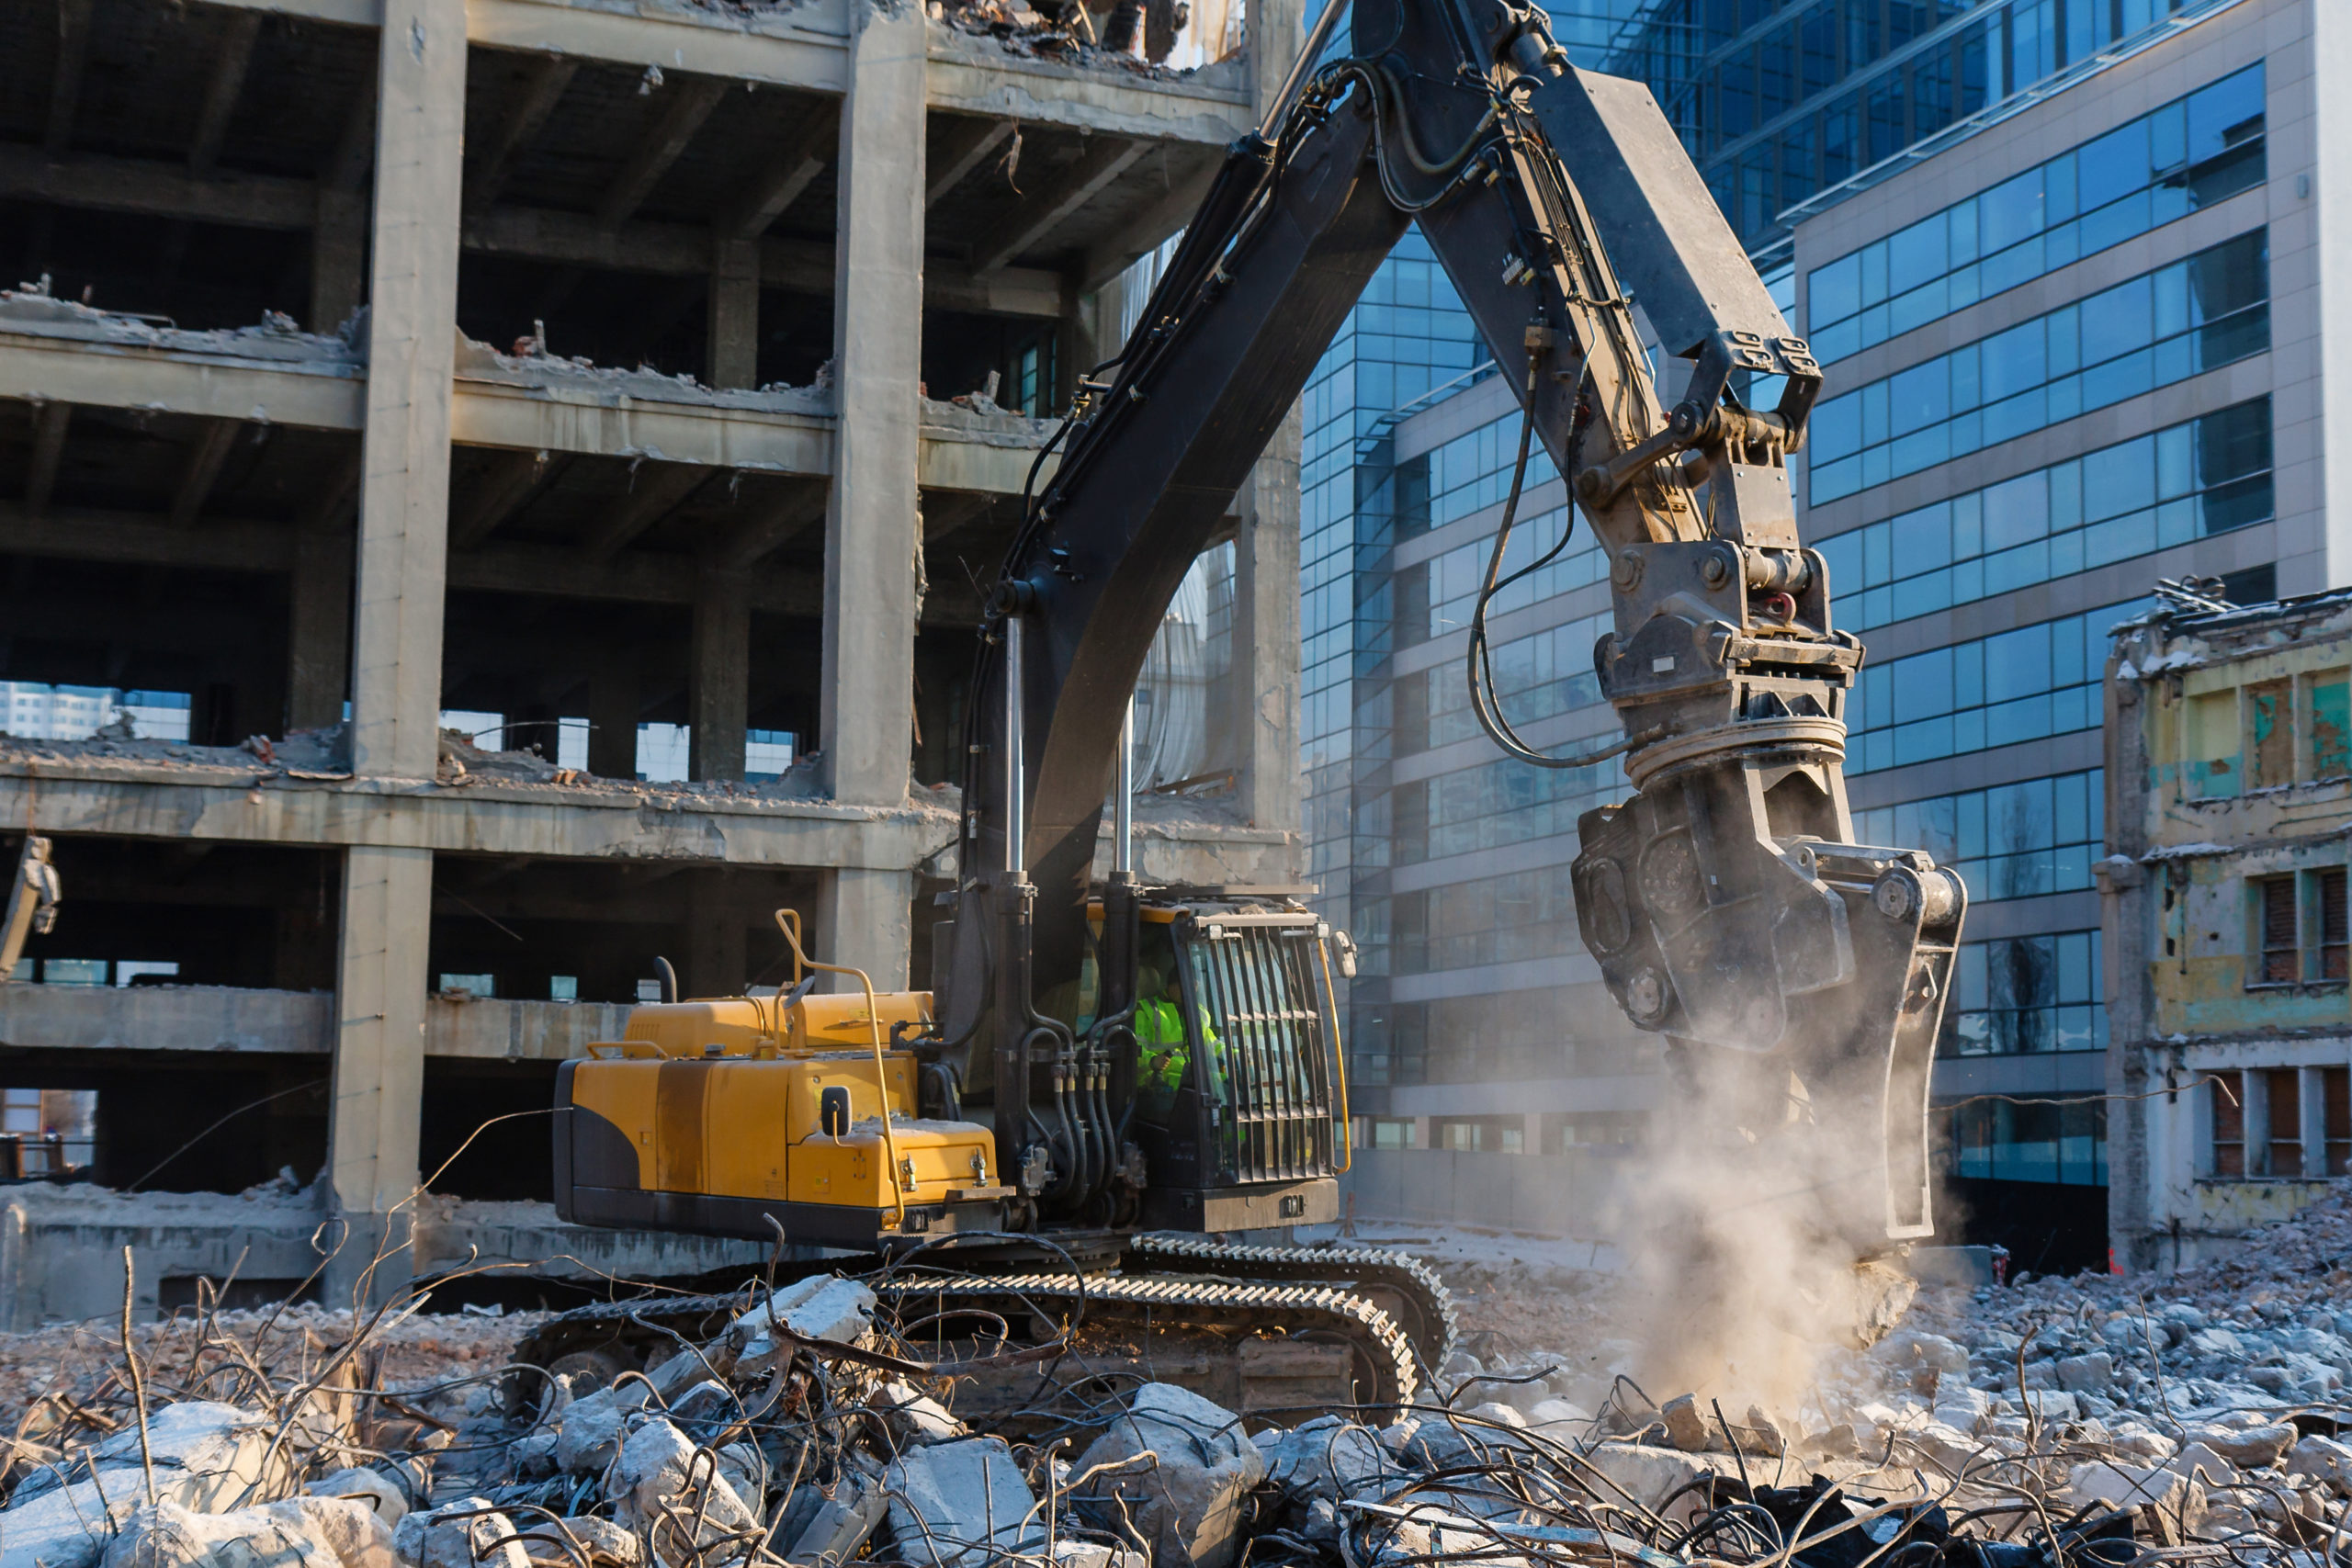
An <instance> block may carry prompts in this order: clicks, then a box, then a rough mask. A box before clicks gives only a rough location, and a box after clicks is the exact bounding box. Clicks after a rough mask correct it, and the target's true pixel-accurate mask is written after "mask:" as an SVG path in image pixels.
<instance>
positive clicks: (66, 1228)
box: [0, 1186, 770, 1330]
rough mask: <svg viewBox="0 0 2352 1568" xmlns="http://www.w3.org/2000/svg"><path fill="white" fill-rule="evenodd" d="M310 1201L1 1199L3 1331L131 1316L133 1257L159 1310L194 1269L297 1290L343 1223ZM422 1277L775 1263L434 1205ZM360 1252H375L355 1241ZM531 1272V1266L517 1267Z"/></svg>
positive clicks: (712, 1242) (455, 1204) (707, 1241)
mask: <svg viewBox="0 0 2352 1568" xmlns="http://www.w3.org/2000/svg"><path fill="white" fill-rule="evenodd" d="M326 1218H327V1216H326V1214H325V1213H324V1211H323V1210H322V1209H321V1208H319V1207H318V1206H317V1204H316V1202H315V1201H314V1200H313V1199H312V1198H311V1195H310V1194H308V1193H300V1194H285V1193H278V1192H272V1191H266V1190H256V1191H254V1192H252V1193H245V1194H240V1195H235V1196H231V1195H227V1194H222V1193H214V1192H142V1193H139V1194H137V1195H135V1196H127V1195H124V1194H122V1193H118V1192H112V1191H108V1190H106V1189H104V1188H99V1187H87V1186H80V1187H62V1188H58V1187H45V1186H28V1187H17V1188H13V1189H10V1190H7V1191H6V1194H0V1328H6V1329H14V1330H23V1329H30V1328H37V1327H39V1326H40V1325H41V1324H42V1323H44V1322H50V1323H57V1322H77V1321H82V1320H85V1319H93V1318H100V1317H105V1316H107V1315H108V1314H115V1313H119V1311H120V1310H121V1303H122V1295H121V1292H122V1261H121V1260H122V1249H123V1247H126V1246H128V1247H131V1248H132V1249H133V1251H134V1253H135V1255H136V1256H137V1258H138V1264H139V1267H138V1271H137V1276H136V1278H137V1289H138V1297H137V1305H138V1307H139V1309H140V1310H141V1312H142V1313H143V1314H155V1313H156V1312H157V1302H158V1296H159V1292H160V1288H161V1286H162V1285H163V1283H164V1280H171V1279H186V1278H187V1277H188V1276H190V1275H194V1274H205V1275H209V1276H210V1277H211V1278H212V1279H214V1280H224V1279H226V1278H228V1276H229V1274H230V1272H231V1270H232V1269H235V1270H237V1272H238V1275H239V1277H240V1278H242V1279H244V1280H270V1281H277V1282H283V1283H285V1284H287V1285H291V1284H292V1283H293V1282H294V1281H296V1280H300V1279H302V1278H303V1277H304V1276H306V1275H308V1274H309V1273H311V1270H312V1269H313V1268H315V1267H316V1266H317V1264H318V1261H319V1255H318V1253H317V1252H316V1251H315V1250H314V1249H313V1237H314V1236H318V1237H321V1238H322V1240H323V1242H324V1243H325V1244H326V1245H332V1242H333V1232H334V1228H335V1227H334V1226H327V1227H326V1229H324V1230H322V1228H321V1227H322V1224H323V1222H324V1221H325V1220H326ZM413 1240H414V1249H413V1259H414V1264H413V1267H414V1270H415V1271H416V1272H417V1273H420V1274H432V1273H435V1272H439V1271H442V1270H446V1269H452V1268H455V1267H458V1266H460V1265H468V1264H471V1265H477V1266H479V1265H491V1266H493V1267H495V1266H498V1265H506V1266H509V1267H508V1268H506V1269H502V1270H501V1272H503V1273H509V1274H523V1275H527V1276H535V1277H539V1278H552V1279H562V1280H573V1281H576V1282H579V1283H582V1284H590V1283H594V1282H596V1281H599V1280H612V1279H617V1280H624V1281H626V1280H643V1279H662V1278H672V1279H675V1278H681V1277H688V1276H693V1275H697V1274H703V1273H707V1272H709V1271H711V1270H714V1269H724V1268H733V1267H750V1266H752V1265H756V1264H759V1263H762V1262H764V1261H765V1260H766V1258H767V1255H768V1252H769V1250H770V1249H769V1248H767V1247H763V1246H760V1245H758V1244H755V1243H751V1242H741V1241H724V1240H719V1239H717V1238H714V1237H709V1236H692V1235H668V1234H663V1233H657V1232H649V1231H620V1230H614V1231H606V1230H594V1229H591V1228H589V1227H587V1226H584V1225H569V1224H564V1223H563V1222H562V1221H560V1220H559V1219H557V1218H556V1217H555V1211H554V1210H553V1209H552V1208H550V1207H549V1206H548V1205H547V1204H545V1203H523V1202H473V1201H461V1200H455V1199H448V1198H438V1197H427V1198H424V1199H423V1200H421V1201H419V1202H418V1204H417V1205H416V1225H415V1231H414V1235H413ZM349 1245H353V1246H358V1245H364V1238H362V1237H359V1236H356V1235H355V1236H354V1238H353V1240H352V1242H351V1243H350V1244H349ZM517 1265H519V1266H520V1267H514V1266H517Z"/></svg>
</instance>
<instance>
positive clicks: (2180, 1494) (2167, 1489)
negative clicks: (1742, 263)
mask: <svg viewBox="0 0 2352 1568" xmlns="http://www.w3.org/2000/svg"><path fill="white" fill-rule="evenodd" d="M2066 1500H2067V1502H2068V1504H2069V1505H2070V1506H2074V1507H2077V1508H2083V1507H2088V1506H2092V1505H2094V1504H2097V1505H2100V1506H2106V1507H2109V1508H2130V1507H2137V1506H2142V1505H2145V1504H2153V1505H2154V1506H2156V1507H2157V1508H2159V1509H2161V1510H2163V1511H2164V1512H2165V1513H2166V1514H2173V1513H2177V1512H2178V1511H2179V1510H2180V1509H2181V1508H2182V1507H2184V1506H2194V1502H2195V1487H2194V1483H2191V1482H2190V1481H2189V1479H2188V1477H2187V1476H2185V1475H2182V1474H2180V1473H2178V1472H2175V1471H2170V1470H2164V1469H2160V1468H2158V1467H2156V1466H2154V1465H2137V1464H2123V1463H2120V1462H2119V1461H2114V1460H2103V1459H2102V1460H2093V1461H2090V1462H2089V1463H2087V1464H2078V1465H2076V1466H2075V1468H2074V1469H2073V1470H2071V1471H2069V1472H2067V1476H2066Z"/></svg>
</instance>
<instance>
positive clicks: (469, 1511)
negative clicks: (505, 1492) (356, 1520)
mask: <svg viewBox="0 0 2352 1568" xmlns="http://www.w3.org/2000/svg"><path fill="white" fill-rule="evenodd" d="M517 1533H518V1532H517V1531H516V1530H515V1521H514V1520H512V1519H510V1518H508V1517H506V1516H505V1515H504V1514H503V1513H501V1512H499V1511H498V1509H497V1508H496V1507H495V1506H493V1505H492V1503H491V1500H490V1499H489V1498H487V1497H479V1496H477V1497H460V1498H458V1500H457V1501H455V1502H453V1503H444V1504H442V1505H441V1506H439V1507H437V1508H420V1509H418V1510H416V1511H414V1512H413V1513H411V1514H409V1515H408V1516H407V1517H404V1518H402V1519H401V1522H400V1524H399V1525H398V1526H397V1527H396V1528H395V1529H393V1531H392V1551H393V1554H394V1555H395V1556H397V1557H398V1558H399V1559H400V1561H401V1563H402V1564H403V1568H474V1565H476V1564H480V1565H481V1568H531V1560H530V1555H529V1553H527V1552H526V1551H524V1549H523V1545H522V1543H521V1542H520V1541H517V1540H515V1535H516V1534H517Z"/></svg>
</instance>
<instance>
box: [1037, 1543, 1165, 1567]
mask: <svg viewBox="0 0 2352 1568" xmlns="http://www.w3.org/2000/svg"><path fill="white" fill-rule="evenodd" d="M1053 1560H1054V1568H1151V1560H1150V1559H1149V1558H1148V1557H1146V1556H1145V1555H1144V1554H1143V1553H1142V1552H1140V1551H1136V1550H1135V1549H1134V1548H1133V1547H1126V1546H1113V1545H1110V1544H1109V1543H1107V1542H1105V1541H1100V1540H1057V1541H1056V1542H1054V1549H1053Z"/></svg>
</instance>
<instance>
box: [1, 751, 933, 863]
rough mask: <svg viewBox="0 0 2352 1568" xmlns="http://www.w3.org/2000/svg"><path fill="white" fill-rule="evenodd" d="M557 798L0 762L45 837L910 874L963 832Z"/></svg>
mask: <svg viewBox="0 0 2352 1568" xmlns="http://www.w3.org/2000/svg"><path fill="white" fill-rule="evenodd" d="M555 795H558V791H556V790H554V789H546V788H543V789H541V790H538V791H536V792H527V793H526V791H524V790H521V789H516V788H507V789H497V788H492V787H483V788H478V789H467V790H454V789H440V788H436V786H434V785H431V784H402V783H400V782H398V781H379V780H346V781H341V782H339V783H334V784H304V785H303V787H299V788H297V787H289V786H288V784H286V783H285V782H284V781H281V780H277V779H267V778H261V777H257V776H256V774H255V773H246V774H244V775H243V777H241V778H237V779H235V780H234V781H233V782H223V781H220V780H217V779H204V780H190V779H187V778H186V777H184V776H183V777H175V776H172V775H171V774H170V773H169V772H168V770H165V769H161V768H157V767H154V766H152V765H148V766H134V767H132V768H127V769H125V770H123V771H122V772H120V773H114V772H112V771H101V770H95V769H89V768H85V767H66V766H57V767H55V768H54V769H52V768H51V766H49V765H45V764H44V765H40V766H38V767H33V766H28V765H27V764H26V763H25V762H24V761H21V760H20V759H14V758H11V759H6V760H0V821H7V822H10V823H22V822H26V821H28V820H29V821H31V822H33V823H34V824H35V825H36V826H37V827H39V828H40V830H42V831H43V832H55V833H100V834H107V835H111V836H115V837H120V838H138V839H202V840H216V841H222V842H242V843H268V844H308V845H316V846H322V847H350V846H355V845H365V846H370V847H377V848H388V849H425V850H435V851H456V852H474V853H483V854H517V855H544V856H548V857H552V858H559V859H562V858H575V859H591V860H662V861H695V862H703V863H710V864H714V865H722V864H723V865H760V866H774V867H801V866H813V867H825V866H856V867H861V868H865V869H871V870H878V871H906V870H910V869H912V868H913V867H915V866H916V865H918V864H921V863H922V862H923V861H924V860H925V859H926V858H927V857H929V856H931V855H933V853H935V852H937V851H938V850H939V849H940V848H942V847H943V846H944V845H947V844H951V843H953V842H954V840H955V835H956V825H955V821H954V819H953V818H945V817H942V816H939V815H936V814H933V813H930V812H924V811H920V810H916V809H911V808H910V809H907V810H902V811H887V810H881V809H872V810H860V809H859V808H857V807H835V806H832V805H831V804H830V803H824V802H802V801H791V802H780V801H779V802H760V801H755V800H743V799H738V800H728V799H726V798H724V797H719V798H718V799H707V798H703V797H696V798H695V799H693V800H692V801H691V802H680V801H677V800H669V801H664V800H662V799H660V798H658V797H653V796H643V797H639V798H636V799H628V798H619V799H616V798H613V797H612V796H611V795H605V794H603V792H597V793H596V794H591V792H586V791H582V792H581V795H582V798H569V797H566V798H550V797H551V796H555ZM598 795H602V797H601V798H599V797H598Z"/></svg>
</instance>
